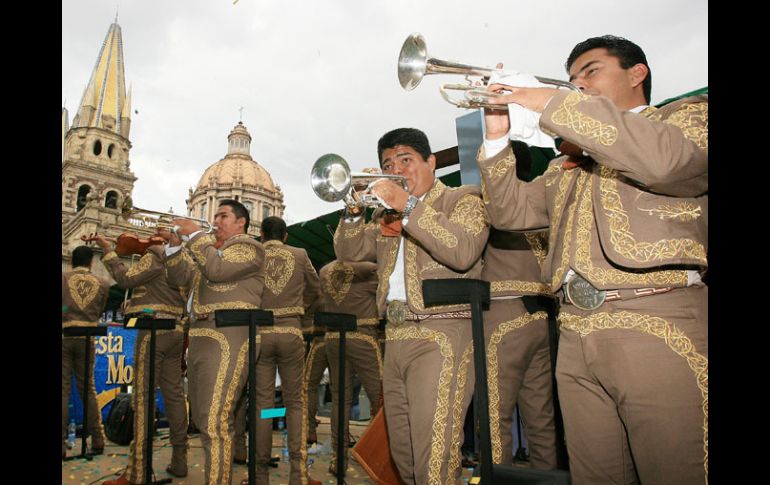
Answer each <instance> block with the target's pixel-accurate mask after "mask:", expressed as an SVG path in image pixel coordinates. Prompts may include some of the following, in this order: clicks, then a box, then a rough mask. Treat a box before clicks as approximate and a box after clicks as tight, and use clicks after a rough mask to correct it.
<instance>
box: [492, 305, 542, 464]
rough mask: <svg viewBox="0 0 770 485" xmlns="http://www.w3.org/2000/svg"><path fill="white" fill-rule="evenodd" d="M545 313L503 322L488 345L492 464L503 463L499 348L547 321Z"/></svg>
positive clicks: (527, 314)
mask: <svg viewBox="0 0 770 485" xmlns="http://www.w3.org/2000/svg"><path fill="white" fill-rule="evenodd" d="M547 318H548V314H547V313H545V312H537V313H525V314H523V315H521V316H519V317H516V318H515V319H513V320H509V321H507V322H503V323H501V324H500V325H498V327H497V328H496V329H495V330H494V332H492V335H491V336H490V338H489V343H488V344H487V373H488V376H489V377H488V378H487V383H488V386H489V389H488V391H489V430H490V434H491V435H492V462H493V463H502V459H503V445H502V439H501V430H500V409H499V407H500V389H499V386H498V382H497V381H498V373H499V372H498V371H499V367H500V365H499V362H498V360H497V347H498V345H500V342H501V341H502V340H503V337H505V336H506V335H507V334H508V333H510V332H513V331H514V330H517V329H519V328H522V327H523V326H525V325H527V324H528V323H531V322H534V321H536V320H546V319H547Z"/></svg>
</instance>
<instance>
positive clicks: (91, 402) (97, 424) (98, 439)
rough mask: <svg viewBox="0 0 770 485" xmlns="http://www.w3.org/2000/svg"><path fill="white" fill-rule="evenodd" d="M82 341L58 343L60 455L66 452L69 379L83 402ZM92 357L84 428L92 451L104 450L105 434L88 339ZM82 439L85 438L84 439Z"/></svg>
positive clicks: (66, 339)
mask: <svg viewBox="0 0 770 485" xmlns="http://www.w3.org/2000/svg"><path fill="white" fill-rule="evenodd" d="M83 339H85V337H62V339H61V356H62V359H61V451H62V454H63V453H65V451H66V450H67V446H66V443H67V425H68V424H69V398H70V392H71V391H72V375H73V374H74V375H75V383H76V385H77V389H78V392H79V393H80V398H81V400H82V401H83V402H85V401H86V400H85V398H84V397H83V396H85V393H84V392H83V390H84V389H83V387H84V383H85V381H86V376H85V375H83V370H84V367H85V358H86V356H85V344H84V343H83ZM89 352H91V354H90V355H89V357H88V358H89V359H90V362H91V366H90V367H91V368H90V369H89V370H88V423H87V426H84V428H86V429H87V430H88V434H89V435H90V436H91V447H92V448H104V431H103V429H102V413H101V411H100V410H99V405H98V403H97V402H96V385H95V383H94V364H95V360H96V343H95V342H94V338H93V337H91V349H90V350H89ZM84 439H85V437H84Z"/></svg>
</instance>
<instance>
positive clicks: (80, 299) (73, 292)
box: [67, 273, 101, 310]
mask: <svg viewBox="0 0 770 485" xmlns="http://www.w3.org/2000/svg"><path fill="white" fill-rule="evenodd" d="M67 286H68V287H69V292H70V296H71V297H72V300H73V301H74V302H75V305H77V306H78V308H80V309H81V310H83V309H85V307H87V306H88V304H89V303H91V302H92V301H93V300H94V298H96V294H97V293H99V288H100V287H101V284H100V283H99V279H98V278H97V277H96V276H94V275H92V274H90V273H84V274H80V273H77V274H73V275H72V276H70V277H69V278H68V279H67Z"/></svg>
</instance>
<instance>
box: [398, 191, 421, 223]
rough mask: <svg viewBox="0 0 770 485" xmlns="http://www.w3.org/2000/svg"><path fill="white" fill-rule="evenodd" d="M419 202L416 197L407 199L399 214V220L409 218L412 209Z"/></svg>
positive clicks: (411, 196)
mask: <svg viewBox="0 0 770 485" xmlns="http://www.w3.org/2000/svg"><path fill="white" fill-rule="evenodd" d="M419 201H420V199H418V198H417V197H415V196H413V195H410V196H409V198H408V199H406V205H405V206H404V210H403V211H402V212H401V218H402V219H406V218H408V217H409V214H411V213H412V211H413V210H414V207H415V206H416V205H417V203H418V202H419Z"/></svg>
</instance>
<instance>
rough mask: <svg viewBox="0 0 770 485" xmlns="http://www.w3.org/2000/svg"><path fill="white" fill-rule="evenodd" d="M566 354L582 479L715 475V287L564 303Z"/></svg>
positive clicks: (565, 377) (573, 444)
mask: <svg viewBox="0 0 770 485" xmlns="http://www.w3.org/2000/svg"><path fill="white" fill-rule="evenodd" d="M559 321H560V324H561V336H560V340H559V352H558V358H557V364H556V377H557V385H558V389H559V402H560V403H561V408H562V414H563V416H564V428H565V438H566V441H567V450H568V452H569V457H570V472H571V475H572V483H574V484H575V485H581V484H590V485H601V484H610V483H612V484H635V483H643V484H644V485H648V484H672V483H673V484H677V485H689V484H702V483H704V482H707V481H708V288H706V287H689V288H678V289H675V290H673V291H670V292H668V293H663V294H658V295H653V296H646V297H642V298H635V299H630V300H619V301H611V302H605V303H604V304H603V305H601V306H600V307H599V308H597V309H595V310H593V311H582V310H580V309H578V308H575V307H574V306H572V305H568V304H564V303H563V304H562V306H561V311H560V313H559Z"/></svg>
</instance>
